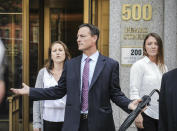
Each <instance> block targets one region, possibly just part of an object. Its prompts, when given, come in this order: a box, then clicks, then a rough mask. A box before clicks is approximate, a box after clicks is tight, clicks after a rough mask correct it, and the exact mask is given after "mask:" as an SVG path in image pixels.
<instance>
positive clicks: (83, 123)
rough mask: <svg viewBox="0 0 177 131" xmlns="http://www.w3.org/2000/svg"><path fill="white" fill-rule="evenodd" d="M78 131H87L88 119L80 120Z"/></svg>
mask: <svg viewBox="0 0 177 131" xmlns="http://www.w3.org/2000/svg"><path fill="white" fill-rule="evenodd" d="M79 131H88V119H82V118H81V119H80V125H79Z"/></svg>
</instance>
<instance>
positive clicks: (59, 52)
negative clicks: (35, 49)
mask: <svg viewBox="0 0 177 131" xmlns="http://www.w3.org/2000/svg"><path fill="white" fill-rule="evenodd" d="M68 59H70V54H69V51H68V49H67V47H66V45H65V44H64V43H63V42H62V41H55V42H54V43H52V44H51V46H50V47H49V50H48V62H47V64H46V66H45V67H44V68H42V69H41V70H40V71H39V73H38V76H37V80H36V85H35V87H36V88H49V87H51V86H55V85H57V84H58V83H57V82H58V80H59V79H60V76H61V74H62V71H63V66H64V62H65V61H66V60H68ZM65 104H66V96H64V97H63V98H62V99H58V100H44V101H34V105H33V131H61V129H62V125H63V122H64V112H65Z"/></svg>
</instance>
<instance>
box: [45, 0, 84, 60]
mask: <svg viewBox="0 0 177 131" xmlns="http://www.w3.org/2000/svg"><path fill="white" fill-rule="evenodd" d="M44 5H45V7H44V14H45V15H44V37H45V38H44V45H45V47H44V59H47V52H48V47H49V45H50V44H51V43H52V42H54V41H57V40H61V41H63V42H64V43H65V44H66V45H67V47H68V48H69V51H70V53H71V55H72V57H75V56H78V55H79V54H80V52H79V51H78V48H77V42H76V39H77V30H78V26H79V25H80V24H82V23H83V0H75V1H74V3H73V0H60V1H57V0H52V1H50V0H46V1H45V3H44Z"/></svg>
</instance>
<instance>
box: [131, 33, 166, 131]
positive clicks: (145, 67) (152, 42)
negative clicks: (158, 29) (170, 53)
mask: <svg viewBox="0 0 177 131" xmlns="http://www.w3.org/2000/svg"><path fill="white" fill-rule="evenodd" d="M143 55H144V57H143V58H142V59H140V60H138V61H137V62H135V63H134V64H133V65H132V67H131V70H130V99H132V100H134V99H139V98H141V97H142V96H144V95H148V94H149V93H150V92H151V91H152V90H153V89H160V85H161V78H162V75H163V73H165V72H166V71H167V67H166V65H165V64H164V53H163V44H162V40H161V38H160V36H159V35H158V34H156V33H150V34H148V35H147V36H146V38H145V39H144V44H143ZM158 99H159V96H158V94H157V93H155V94H154V95H153V96H152V97H151V102H150V106H148V107H147V109H146V110H145V111H144V113H141V114H139V115H138V117H137V118H136V119H135V125H136V126H137V128H138V131H157V130H158V119H159V103H158Z"/></svg>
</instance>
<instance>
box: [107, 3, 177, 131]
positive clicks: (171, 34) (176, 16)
mask: <svg viewBox="0 0 177 131" xmlns="http://www.w3.org/2000/svg"><path fill="white" fill-rule="evenodd" d="M125 4H128V6H127V5H126V9H128V10H129V11H131V12H132V8H135V7H137V4H138V6H140V7H141V9H142V10H143V8H144V7H143V6H144V5H146V4H150V5H151V6H152V18H151V19H150V20H148V21H145V20H143V16H142V14H143V13H141V18H140V19H139V20H132V16H131V18H130V19H129V20H123V19H122V15H123V13H122V7H123V6H124V7H125ZM133 6H134V7H133ZM137 8H139V7H137ZM126 11H127V10H126ZM141 12H143V11H141ZM126 13H127V12H126ZM134 13H136V12H134ZM131 15H132V14H131ZM124 16H125V17H127V15H124ZM135 17H136V16H135ZM136 18H137V17H136ZM109 24H110V26H109V27H110V28H109V29H110V32H109V33H110V34H109V56H110V57H111V58H113V59H115V60H117V61H119V64H120V68H119V70H120V74H119V75H120V85H121V89H122V91H123V92H124V93H125V94H126V96H128V97H129V74H130V67H131V64H125V63H122V60H121V58H122V52H121V51H122V48H124V47H128V48H131V47H133V48H134V47H140V48H142V45H143V39H142V37H143V35H146V34H147V33H149V32H155V33H158V34H159V35H160V36H161V38H162V40H163V42H164V52H165V63H166V65H167V66H168V68H169V70H171V69H173V68H175V67H177V1H176V0H126V1H124V0H110V23H109ZM129 27H130V28H129ZM131 28H132V29H131ZM129 29H130V30H129ZM137 30H139V31H137ZM132 34H133V35H132ZM131 35H132V36H134V38H133V37H127V36H131ZM139 36H140V37H139ZM130 63H131V62H130ZM112 105H113V111H114V112H113V115H114V120H115V125H116V130H117V129H119V126H120V125H121V124H122V122H123V121H124V120H125V118H126V117H127V114H126V113H124V112H123V111H122V110H121V109H120V108H119V107H117V106H116V105H115V104H112ZM128 131H136V128H135V127H134V126H133V125H132V126H131V127H130V128H129V129H128Z"/></svg>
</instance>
